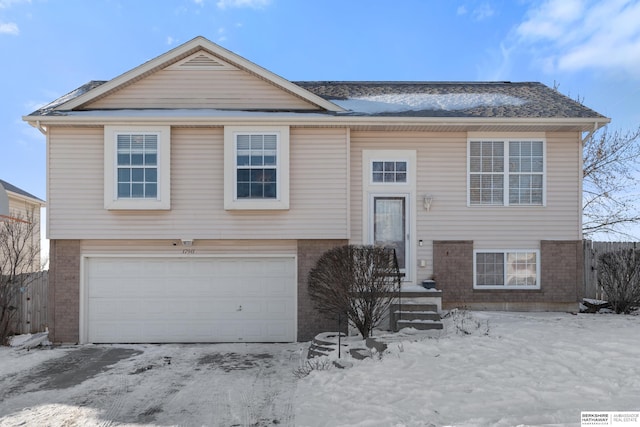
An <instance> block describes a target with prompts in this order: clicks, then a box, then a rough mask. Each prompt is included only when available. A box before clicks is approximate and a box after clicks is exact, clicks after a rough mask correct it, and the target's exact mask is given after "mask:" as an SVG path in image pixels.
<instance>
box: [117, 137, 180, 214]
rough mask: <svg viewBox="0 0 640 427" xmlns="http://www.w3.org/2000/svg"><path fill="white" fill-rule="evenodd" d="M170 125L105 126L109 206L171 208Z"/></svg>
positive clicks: (134, 208) (132, 208)
mask: <svg viewBox="0 0 640 427" xmlns="http://www.w3.org/2000/svg"><path fill="white" fill-rule="evenodd" d="M170 132H171V130H170V127H169V126H148V127H147V126H105V165H104V171H105V172H104V179H105V181H104V188H105V193H104V206H105V209H114V210H117V209H125V210H129V209H131V210H137V209H169V208H170V200H169V197H170V194H171V192H170V170H169V168H170V159H169V156H170Z"/></svg>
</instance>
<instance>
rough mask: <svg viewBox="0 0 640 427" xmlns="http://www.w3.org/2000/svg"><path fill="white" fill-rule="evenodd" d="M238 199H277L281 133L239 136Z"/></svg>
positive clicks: (237, 143) (237, 165) (237, 140)
mask: <svg viewBox="0 0 640 427" xmlns="http://www.w3.org/2000/svg"><path fill="white" fill-rule="evenodd" d="M236 168H237V169H236V170H237V174H236V198H237V199H276V198H277V187H278V178H277V175H278V174H277V172H278V135H277V134H237V135H236Z"/></svg>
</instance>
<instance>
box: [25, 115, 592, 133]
mask: <svg viewBox="0 0 640 427" xmlns="http://www.w3.org/2000/svg"><path fill="white" fill-rule="evenodd" d="M156 111H158V112H159V113H158V114H157V115H149V110H140V111H139V112H137V110H126V112H124V114H120V115H118V114H114V113H115V112H114V111H109V110H95V111H86V112H84V111H83V112H73V113H71V114H68V115H57V116H23V117H22V120H24V121H26V122H28V123H36V122H40V123H41V124H42V125H55V124H60V125H106V124H110V123H131V124H135V123H140V122H144V123H164V124H166V123H171V124H173V125H193V126H224V125H226V124H242V123H247V122H251V123H255V124H261V123H264V124H274V123H275V124H288V125H297V126H318V125H322V126H349V125H354V126H367V125H370V126H384V125H394V126H457V127H460V131H467V130H468V128H470V127H473V126H479V125H496V126H510V127H513V126H532V125H538V126H545V125H547V126H554V127H557V126H567V127H580V128H582V129H592V128H593V125H594V123H595V122H596V121H594V120H593V119H570V120H568V119H539V118H535V119H515V120H514V119H504V118H458V119H449V120H443V119H442V118H440V117H380V116H349V115H338V116H334V115H327V114H321V113H298V114H296V113H278V112H275V113H265V112H238V113H239V114H237V115H231V114H228V113H232V112H229V111H226V112H225V113H227V114H225V115H222V116H220V115H218V116H216V115H215V114H212V115H208V116H207V115H206V114H202V110H194V111H199V112H201V114H194V115H191V116H189V115H184V114H173V113H172V112H173V111H174V110H169V111H167V110H164V111H163V110H156ZM175 111H178V110H175ZM180 111H184V110H180ZM211 111H214V112H220V111H221V110H211ZM74 113H82V114H74ZM101 113H102V114H101ZM141 113H145V114H141ZM63 114H64V113H63ZM597 123H603V122H602V120H600V121H597Z"/></svg>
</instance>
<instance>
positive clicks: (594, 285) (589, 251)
mask: <svg viewBox="0 0 640 427" xmlns="http://www.w3.org/2000/svg"><path fill="white" fill-rule="evenodd" d="M583 245H584V290H585V297H586V298H593V299H604V296H603V292H602V288H601V287H600V285H599V284H598V263H599V260H600V255H603V254H606V253H609V252H616V251H619V250H624V249H640V243H638V242H593V241H591V240H585V241H584V242H583Z"/></svg>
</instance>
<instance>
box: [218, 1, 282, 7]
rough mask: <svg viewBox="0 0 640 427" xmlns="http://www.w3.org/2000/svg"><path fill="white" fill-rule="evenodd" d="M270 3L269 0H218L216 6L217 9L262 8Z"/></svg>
mask: <svg viewBox="0 0 640 427" xmlns="http://www.w3.org/2000/svg"><path fill="white" fill-rule="evenodd" d="M269 3H271V0H218V2H217V3H216V6H218V8H219V9H226V8H242V7H248V8H251V9H262V8H263V7H266V6H268V5H269Z"/></svg>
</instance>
